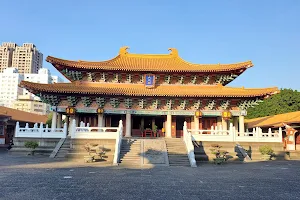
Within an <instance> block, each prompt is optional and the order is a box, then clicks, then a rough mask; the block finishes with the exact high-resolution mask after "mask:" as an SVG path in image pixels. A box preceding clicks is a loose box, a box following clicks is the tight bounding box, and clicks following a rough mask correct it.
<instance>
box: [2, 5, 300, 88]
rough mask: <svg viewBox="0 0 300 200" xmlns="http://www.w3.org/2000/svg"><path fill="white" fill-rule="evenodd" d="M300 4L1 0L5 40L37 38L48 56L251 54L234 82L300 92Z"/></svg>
mask: <svg viewBox="0 0 300 200" xmlns="http://www.w3.org/2000/svg"><path fill="white" fill-rule="evenodd" d="M299 10H300V1H298V0H286V1H283V0H264V1H259V0H253V1H242V0H230V1H229V0H227V1H224V0H220V1H200V0H194V1H181V0H172V1H167V0H164V1H162V0H127V1H125V0H119V1H117V0H110V1H98V0H85V1H80V0H51V1H41V0H28V1H24V0H13V1H3V2H1V12H0V17H1V19H2V20H1V29H0V42H7V41H11V42H16V43H18V44H19V45H21V44H22V43H24V42H32V43H34V44H35V45H36V46H37V47H38V49H39V50H40V51H41V52H42V53H43V54H44V58H46V56H48V55H52V56H55V57H61V58H64V59H70V60H72V59H74V60H93V61H101V60H107V59H110V58H112V57H114V56H116V55H117V54H118V51H119V48H120V47H121V46H129V47H130V50H129V52H132V53H150V54H157V53H158V54H159V53H168V48H169V47H175V48H177V49H178V51H179V55H180V56H181V57H182V58H183V59H185V60H187V61H190V62H194V63H235V62H242V61H246V60H252V62H253V63H254V67H253V68H250V69H248V70H247V71H246V72H245V73H243V74H242V75H241V76H240V77H238V78H237V79H236V80H235V81H233V82H232V83H231V84H230V85H231V86H238V87H240V86H245V87H270V86H277V87H279V88H292V89H297V90H300V81H299V79H300V69H299V67H300V64H299V57H300V12H299ZM4 19H5V20H4ZM44 67H46V68H49V69H50V70H51V72H52V73H53V74H55V75H58V74H59V73H58V72H57V71H56V70H55V69H54V68H53V67H52V65H50V64H49V63H47V62H46V61H44Z"/></svg>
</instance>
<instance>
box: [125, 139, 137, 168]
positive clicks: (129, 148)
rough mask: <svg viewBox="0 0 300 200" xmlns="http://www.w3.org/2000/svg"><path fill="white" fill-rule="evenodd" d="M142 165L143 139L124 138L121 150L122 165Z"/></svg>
mask: <svg viewBox="0 0 300 200" xmlns="http://www.w3.org/2000/svg"><path fill="white" fill-rule="evenodd" d="M126 165H131V166H133V165H134V166H141V141H140V140H138V139H123V140H122V146H121V151H120V166H126Z"/></svg>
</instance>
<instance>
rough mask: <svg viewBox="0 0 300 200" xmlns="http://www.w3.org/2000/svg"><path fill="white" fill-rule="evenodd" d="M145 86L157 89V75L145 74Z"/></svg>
mask: <svg viewBox="0 0 300 200" xmlns="http://www.w3.org/2000/svg"><path fill="white" fill-rule="evenodd" d="M144 81H145V86H146V87H147V88H153V87H155V75H154V74H145V80H144Z"/></svg>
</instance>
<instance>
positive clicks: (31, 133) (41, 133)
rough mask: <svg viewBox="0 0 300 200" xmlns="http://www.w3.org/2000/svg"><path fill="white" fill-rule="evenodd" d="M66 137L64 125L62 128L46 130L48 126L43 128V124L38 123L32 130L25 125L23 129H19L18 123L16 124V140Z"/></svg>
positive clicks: (65, 126) (65, 125)
mask: <svg viewBox="0 0 300 200" xmlns="http://www.w3.org/2000/svg"><path fill="white" fill-rule="evenodd" d="M66 136H67V124H66V123H65V124H64V127H63V128H48V125H46V126H45V127H44V125H43V123H40V125H39V126H38V124H37V123H35V124H34V126H33V127H32V128H29V125H28V123H26V125H25V127H24V128H21V127H20V124H19V122H17V123H16V130H15V137H18V138H22V137H24V138H66Z"/></svg>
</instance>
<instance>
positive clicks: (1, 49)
mask: <svg viewBox="0 0 300 200" xmlns="http://www.w3.org/2000/svg"><path fill="white" fill-rule="evenodd" d="M16 47H17V44H16V43H12V42H3V43H2V45H1V46H0V73H3V72H4V69H5V68H8V67H11V65H12V58H13V52H14V50H15V49H16Z"/></svg>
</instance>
